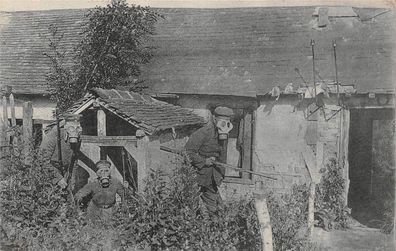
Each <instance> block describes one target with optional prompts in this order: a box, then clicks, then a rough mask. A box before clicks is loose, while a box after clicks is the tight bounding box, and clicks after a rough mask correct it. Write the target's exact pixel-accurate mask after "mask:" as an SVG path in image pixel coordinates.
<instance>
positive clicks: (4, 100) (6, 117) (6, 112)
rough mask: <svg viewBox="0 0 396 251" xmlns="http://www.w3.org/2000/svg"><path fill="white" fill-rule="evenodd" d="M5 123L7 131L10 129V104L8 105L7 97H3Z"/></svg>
mask: <svg viewBox="0 0 396 251" xmlns="http://www.w3.org/2000/svg"><path fill="white" fill-rule="evenodd" d="M3 121H4V125H5V127H6V129H8V126H9V123H8V104H7V97H6V96H3Z"/></svg>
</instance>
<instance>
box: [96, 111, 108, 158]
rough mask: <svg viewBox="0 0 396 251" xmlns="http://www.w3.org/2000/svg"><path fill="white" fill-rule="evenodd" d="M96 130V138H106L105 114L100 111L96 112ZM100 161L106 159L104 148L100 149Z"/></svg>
mask: <svg viewBox="0 0 396 251" xmlns="http://www.w3.org/2000/svg"><path fill="white" fill-rule="evenodd" d="M97 128H98V136H106V113H105V112H104V111H103V110H102V109H99V110H98V111H97ZM100 159H101V160H106V159H107V154H106V149H105V146H101V147H100Z"/></svg>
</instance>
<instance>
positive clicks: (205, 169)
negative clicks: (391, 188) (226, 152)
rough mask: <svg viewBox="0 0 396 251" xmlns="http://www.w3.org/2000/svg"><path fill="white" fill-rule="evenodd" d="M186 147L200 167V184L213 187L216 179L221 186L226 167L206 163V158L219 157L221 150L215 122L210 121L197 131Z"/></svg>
mask: <svg viewBox="0 0 396 251" xmlns="http://www.w3.org/2000/svg"><path fill="white" fill-rule="evenodd" d="M185 148H186V152H187V155H188V156H189V158H190V160H191V164H192V165H193V166H194V167H196V168H197V169H198V177H197V179H198V184H199V185H201V186H205V187H211V186H212V182H213V181H214V182H215V184H216V185H217V186H219V185H220V184H221V181H222V180H223V177H224V175H225V169H224V168H222V167H217V166H216V167H215V166H206V165H205V160H206V158H210V157H215V158H216V159H217V158H218V157H219V156H220V151H221V148H220V145H219V143H218V132H217V129H216V127H215V125H214V124H213V122H209V123H207V124H206V125H205V126H203V127H201V128H200V129H198V130H197V131H195V132H194V133H193V134H192V135H191V136H190V138H189V140H188V141H187V143H186V146H185Z"/></svg>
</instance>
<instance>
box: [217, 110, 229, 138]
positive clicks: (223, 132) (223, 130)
mask: <svg viewBox="0 0 396 251" xmlns="http://www.w3.org/2000/svg"><path fill="white" fill-rule="evenodd" d="M216 127H217V131H218V133H219V139H220V140H225V139H228V134H229V132H230V131H231V130H232V128H233V125H232V123H231V121H230V118H229V117H223V116H221V117H216Z"/></svg>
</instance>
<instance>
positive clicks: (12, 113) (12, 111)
mask: <svg viewBox="0 0 396 251" xmlns="http://www.w3.org/2000/svg"><path fill="white" fill-rule="evenodd" d="M10 108H11V126H16V118H15V100H14V95H13V94H12V93H11V94H10Z"/></svg>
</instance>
